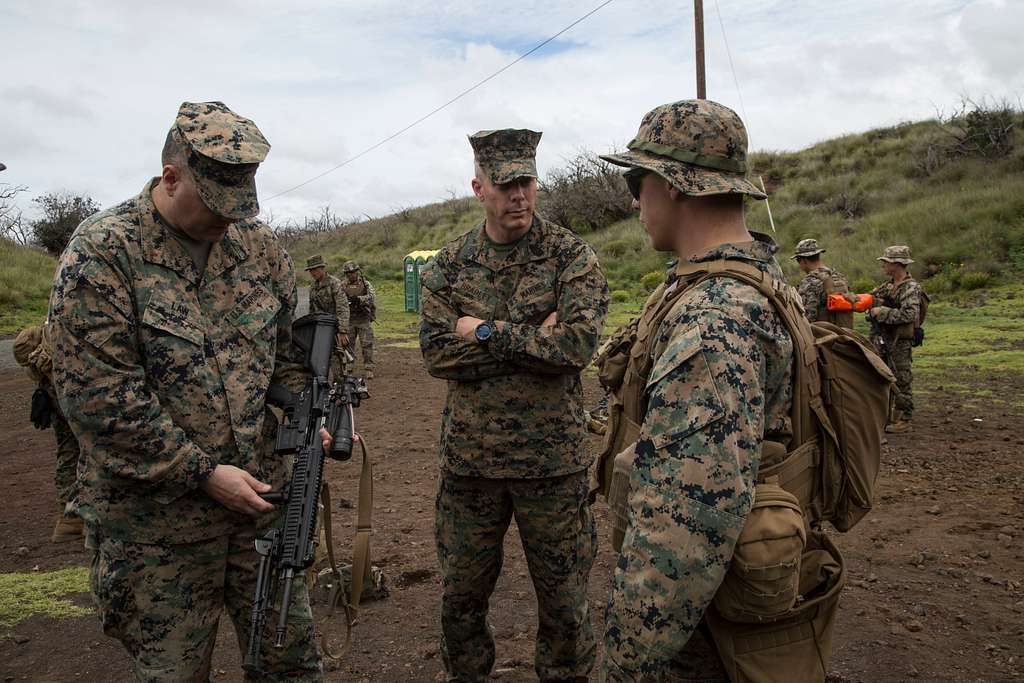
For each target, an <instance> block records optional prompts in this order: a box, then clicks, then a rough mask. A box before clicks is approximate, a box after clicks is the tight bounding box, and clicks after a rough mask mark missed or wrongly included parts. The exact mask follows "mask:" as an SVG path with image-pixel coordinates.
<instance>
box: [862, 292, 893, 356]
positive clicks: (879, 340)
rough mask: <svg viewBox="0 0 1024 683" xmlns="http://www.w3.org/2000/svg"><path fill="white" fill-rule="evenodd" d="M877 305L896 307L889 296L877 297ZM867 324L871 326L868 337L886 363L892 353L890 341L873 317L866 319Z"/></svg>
mask: <svg viewBox="0 0 1024 683" xmlns="http://www.w3.org/2000/svg"><path fill="white" fill-rule="evenodd" d="M878 303H879V304H881V305H882V306H885V307H887V308H895V307H896V302H895V301H894V300H893V298H892V296H891V295H886V296H883V297H879V299H878ZM868 323H869V324H870V325H871V333H870V337H871V339H872V340H873V341H874V342H875V344H876V345H877V346H878V355H879V356H881V357H882V359H883V360H884V361H885V362H886V363H888V362H889V354H890V353H891V352H892V349H891V348H890V346H891V345H892V344H891V340H890V339H889V338H888V337H887V336H886V334H885V331H884V330H883V329H882V323H880V322H878V321H877V320H875V318H874V317H873V316H872V317H870V318H868Z"/></svg>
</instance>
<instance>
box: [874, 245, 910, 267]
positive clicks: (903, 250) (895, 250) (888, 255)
mask: <svg viewBox="0 0 1024 683" xmlns="http://www.w3.org/2000/svg"><path fill="white" fill-rule="evenodd" d="M876 260H877V261H888V262H889V263H902V264H903V265H905V266H909V265H910V264H911V263H913V262H914V259H912V258H910V247H908V246H906V245H902V244H900V245H896V246H892V247H886V248H885V252H884V253H883V254H882V255H881V256H879V257H878V258H877V259H876Z"/></svg>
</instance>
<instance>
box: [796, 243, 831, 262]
mask: <svg viewBox="0 0 1024 683" xmlns="http://www.w3.org/2000/svg"><path fill="white" fill-rule="evenodd" d="M824 253H825V250H824V249H822V248H821V247H819V246H818V240H816V239H806V240H800V241H799V242H797V245H796V252H795V253H794V254H793V255H792V256H790V258H792V259H797V258H800V257H805V258H806V257H810V256H817V255H818V254H824Z"/></svg>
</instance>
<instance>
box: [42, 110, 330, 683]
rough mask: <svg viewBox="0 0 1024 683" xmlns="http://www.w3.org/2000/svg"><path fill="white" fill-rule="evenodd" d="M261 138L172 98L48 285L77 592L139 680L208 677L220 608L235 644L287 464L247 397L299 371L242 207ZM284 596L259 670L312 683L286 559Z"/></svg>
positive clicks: (297, 386)
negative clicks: (141, 162)
mask: <svg viewBox="0 0 1024 683" xmlns="http://www.w3.org/2000/svg"><path fill="white" fill-rule="evenodd" d="M269 149H270V145H269V143H268V142H267V141H266V139H265V138H264V137H263V135H262V134H261V133H260V131H259V129H257V128H256V124H254V123H253V122H252V121H250V120H249V119H245V118H242V117H240V116H238V115H237V114H235V113H234V112H232V111H231V110H230V109H228V108H227V107H226V106H225V105H224V104H223V103H221V102H203V103H192V102H185V103H184V104H182V105H181V108H180V109H179V110H178V114H177V117H176V119H175V121H174V124H173V126H172V127H171V130H170V131H169V132H168V134H167V138H166V141H165V143H164V149H163V154H162V158H161V165H162V168H161V173H160V176H158V177H156V178H153V179H152V180H150V181H148V182H147V183H146V184H145V186H144V187H143V188H142V191H141V192H140V193H139V194H138V195H137V196H135V197H133V198H131V199H129V200H127V201H125V202H122V203H121V204H118V205H117V206H114V207H112V208H110V209H107V210H105V211H102V212H100V213H98V214H96V215H94V216H92V217H90V218H89V219H87V220H86V221H85V222H84V223H82V224H81V225H80V226H79V227H78V229H77V230H76V231H75V234H74V237H73V238H72V239H71V242H70V244H68V246H67V248H66V249H65V251H64V253H63V255H62V256H61V259H60V264H59V266H58V270H57V276H56V280H55V282H54V287H53V293H52V295H51V297H50V321H51V323H52V325H53V334H52V340H53V368H54V383H55V386H56V388H57V395H58V397H59V399H60V404H61V409H62V410H63V411H64V414H65V415H67V416H68V419H69V421H70V423H71V427H72V429H73V430H74V432H75V435H76V436H77V437H78V440H79V443H80V444H81V447H82V454H83V455H82V464H81V469H80V476H79V480H78V484H79V490H78V508H77V509H78V512H79V514H80V515H81V516H82V517H83V518H84V519H85V523H86V546H87V547H89V548H91V549H92V550H93V553H94V555H93V560H92V568H91V574H90V587H91V589H92V593H93V597H94V599H95V602H96V606H97V608H98V610H99V617H100V619H101V621H102V625H103V631H104V633H106V634H107V635H108V636H111V637H113V638H116V639H118V640H120V641H121V643H122V644H123V645H124V647H125V649H126V650H127V651H128V654H129V655H130V657H131V663H132V673H133V675H134V678H135V679H136V680H139V681H206V680H208V679H209V677H210V658H211V655H212V652H213V648H214V643H215V642H216V639H217V628H218V624H219V621H220V616H221V613H222V612H224V611H225V610H226V611H227V613H228V614H229V616H230V617H231V620H232V622H233V623H234V627H235V632H236V633H237V635H238V641H239V642H240V643H245V642H246V641H247V639H248V635H249V628H250V617H251V614H252V598H253V594H254V589H255V584H256V573H257V571H256V570H257V567H258V565H259V559H260V557H259V555H257V553H256V551H255V548H254V543H253V541H254V539H255V538H256V537H257V536H258V535H262V533H263V532H264V531H265V530H266V528H267V527H268V526H269V525H271V524H274V523H276V521H277V518H278V515H277V514H276V513H275V512H274V510H275V508H274V506H273V505H271V504H270V503H268V502H266V501H265V500H263V499H262V498H261V497H260V496H259V494H261V493H266V492H268V491H270V490H271V489H272V488H280V487H281V486H282V485H283V484H285V483H286V478H287V476H288V469H289V467H288V462H287V461H286V459H285V458H284V457H283V456H279V455H277V454H276V453H275V452H274V445H275V436H276V431H277V422H276V420H275V418H274V415H273V413H272V412H271V411H270V409H269V407H268V406H267V405H266V403H265V397H266V396H267V390H268V388H269V386H270V384H271V382H274V383H278V384H281V385H283V386H285V387H286V388H288V389H291V390H292V391H301V389H302V387H303V385H304V383H305V380H306V379H307V377H308V373H307V372H306V370H305V368H304V367H303V364H302V361H303V358H302V354H301V352H300V351H299V349H298V348H297V347H296V346H295V345H294V344H293V342H292V312H293V311H294V310H295V305H296V292H295V273H294V271H293V268H292V263H291V259H290V258H289V257H288V254H287V252H286V251H285V250H284V249H282V248H281V246H280V244H278V242H277V239H276V238H275V237H274V234H273V233H272V232H271V231H270V229H269V228H268V227H267V226H266V225H264V224H262V223H260V222H259V221H257V220H255V216H256V215H257V214H258V213H259V204H258V203H257V199H256V183H255V175H256V169H257V167H258V166H259V164H260V162H262V161H263V159H264V157H266V155H267V152H268V151H269ZM292 598H293V599H292V603H291V605H292V606H291V611H290V615H289V619H288V627H287V630H286V632H285V633H284V634H283V635H284V644H283V647H281V648H270V647H267V648H264V649H263V657H262V659H261V661H260V662H259V665H260V667H261V668H262V669H263V671H264V675H262V676H260V677H259V680H261V681H283V680H288V681H319V680H322V666H321V660H320V654H319V652H318V651H317V648H316V644H315V629H314V625H313V615H312V612H311V611H310V607H309V593H308V589H307V585H306V579H305V572H300V573H299V575H297V576H296V579H295V584H294V588H293V595H292ZM276 611H277V609H276V608H275V606H273V605H271V606H270V608H269V609H268V614H267V622H268V624H274V623H276V622H277V621H278V618H279V615H277V614H276Z"/></svg>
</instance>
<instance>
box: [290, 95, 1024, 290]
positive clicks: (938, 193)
mask: <svg viewBox="0 0 1024 683" xmlns="http://www.w3.org/2000/svg"><path fill="white" fill-rule="evenodd" d="M1014 119H1015V124H1016V126H1015V129H1014V131H1013V136H1014V141H1015V143H1016V144H1015V147H1014V149H1013V151H1012V152H1011V153H1009V154H1007V155H1005V156H1002V157H1000V158H996V159H988V158H984V157H982V156H978V155H958V154H956V153H955V152H953V151H950V148H949V147H950V142H949V140H950V138H951V133H950V130H949V127H948V126H940V125H939V124H938V123H937V122H935V121H926V122H920V123H913V124H904V125H900V126H895V127H892V128H881V129H878V130H873V131H869V132H867V133H862V134H858V135H849V136H846V137H842V138H838V139H834V140H829V141H826V142H822V143H819V144H817V145H814V146H813V147H810V148H808V149H805V150H801V151H798V152H785V153H782V152H769V153H758V154H754V155H753V156H752V163H753V167H754V169H755V175H761V176H763V177H764V180H765V183H766V184H767V186H768V189H769V191H770V194H771V200H770V202H771V210H772V213H773V216H774V218H775V228H776V232H775V234H774V237H775V239H776V241H777V242H778V243H779V245H780V256H782V257H784V258H780V261H783V262H784V263H783V265H784V267H786V269H787V272H788V274H789V275H791V276H792V277H793V278H794V279H795V278H796V277H797V274H798V273H797V269H796V266H795V264H794V263H793V262H792V261H790V260H789V259H788V258H785V257H788V255H789V254H791V253H792V250H793V248H794V247H795V246H796V243H797V242H798V241H799V240H801V239H803V238H805V237H815V238H817V239H818V240H819V241H820V242H821V243H822V245H823V246H824V247H825V248H826V249H827V250H828V253H827V254H826V259H827V261H828V262H829V263H831V264H833V265H835V266H836V267H837V268H839V269H840V270H842V271H843V272H845V273H846V274H847V275H848V276H849V277H850V278H851V282H852V283H854V285H855V288H856V289H857V290H859V291H863V290H867V289H869V288H870V287H871V286H873V284H874V283H876V282H877V281H878V280H879V278H880V277H881V269H880V267H879V265H878V262H877V261H876V260H875V258H876V257H877V256H878V255H879V254H880V253H881V252H882V249H883V248H884V247H885V246H886V245H889V244H909V245H910V246H911V249H912V251H913V254H914V258H915V260H916V261H917V263H916V264H915V265H914V266H913V267H912V269H911V270H912V271H913V272H914V274H915V275H916V276H917V277H918V278H920V279H923V280H925V286H926V288H927V289H928V291H929V292H931V293H934V294H942V293H950V292H955V291H958V290H960V291H967V290H972V289H980V288H984V287H989V286H994V285H997V284H999V283H1000V282H1002V281H1006V280H1011V281H1016V280H1019V279H1020V278H1021V276H1022V275H1024V117H1021V116H1020V115H1019V114H1017V115H1014ZM540 208H541V212H543V202H542V203H541V207H540ZM747 216H748V225H749V226H750V227H751V228H752V229H756V230H760V231H762V232H768V233H770V232H771V228H770V227H769V221H768V213H767V210H766V207H765V205H764V203H763V202H750V203H749V204H748V213H747ZM481 219H482V210H481V208H480V206H479V204H478V203H477V202H476V201H475V200H474V199H472V198H468V199H456V200H453V201H449V202H444V203H439V204H432V205H429V206H425V207H420V208H417V209H411V210H407V211H404V212H402V213H400V214H395V215H392V216H388V217H386V218H382V219H377V220H373V221H367V222H364V223H358V224H353V225H349V226H346V227H344V228H343V229H342V230H340V231H339V232H336V233H333V234H331V233H328V234H325V235H318V236H315V237H312V238H309V239H305V240H301V241H299V242H298V243H297V244H296V245H295V246H294V247H293V249H292V251H293V254H294V255H295V257H296V261H297V262H301V261H302V260H303V259H304V258H305V257H306V256H308V255H310V254H312V253H315V252H320V253H323V254H324V256H325V257H326V258H327V259H328V260H329V261H330V262H331V263H332V264H338V265H340V263H341V262H342V261H343V260H344V259H347V258H355V259H357V260H359V261H360V262H361V263H363V264H364V268H366V270H367V273H368V274H370V275H371V276H372V277H375V278H376V279H378V280H380V279H395V280H398V279H399V278H400V277H401V263H402V257H403V256H404V255H405V254H406V253H408V252H409V251H412V250H414V249H431V248H437V247H439V246H440V245H442V244H443V243H444V242H445V241H447V240H448V239H451V238H452V237H455V236H457V235H459V234H461V233H463V232H465V231H466V230H468V229H469V228H471V227H472V226H473V225H474V224H475V223H477V222H478V221H479V220H481ZM583 237H584V238H585V239H587V240H588V241H589V242H590V243H591V244H592V245H593V246H594V248H595V249H596V250H597V252H598V254H599V256H600V258H601V263H602V266H603V268H604V270H605V273H606V275H607V276H608V279H609V283H610V284H611V287H612V289H613V290H614V291H615V293H616V299H617V300H620V301H630V300H634V301H635V300H638V299H640V298H642V296H643V295H644V293H645V292H646V291H649V290H650V289H651V288H653V286H654V284H656V282H657V281H658V280H659V279H660V278H661V273H662V271H663V269H664V266H665V263H666V262H667V260H668V256H667V255H665V254H658V253H655V252H652V251H651V250H650V249H649V248H648V247H647V241H646V235H645V234H644V232H643V229H642V227H641V226H640V224H639V222H638V221H637V220H636V218H631V219H628V220H625V221H621V222H618V223H615V224H613V225H610V226H608V227H606V228H604V229H601V230H596V231H593V232H588V233H585V234H584V235H583Z"/></svg>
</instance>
